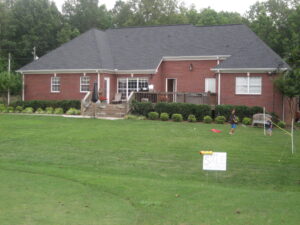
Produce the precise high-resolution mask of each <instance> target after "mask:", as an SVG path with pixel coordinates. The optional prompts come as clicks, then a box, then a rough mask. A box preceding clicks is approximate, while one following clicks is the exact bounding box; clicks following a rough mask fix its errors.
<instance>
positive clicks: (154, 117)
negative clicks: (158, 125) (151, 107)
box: [148, 112, 159, 120]
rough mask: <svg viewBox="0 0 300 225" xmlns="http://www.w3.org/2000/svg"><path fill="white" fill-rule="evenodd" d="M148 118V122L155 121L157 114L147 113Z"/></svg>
mask: <svg viewBox="0 0 300 225" xmlns="http://www.w3.org/2000/svg"><path fill="white" fill-rule="evenodd" d="M148 118H149V119H150V120H157V119H158V118H159V114H158V113H157V112H149V113H148Z"/></svg>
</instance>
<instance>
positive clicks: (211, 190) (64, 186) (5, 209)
mask: <svg viewBox="0 0 300 225" xmlns="http://www.w3.org/2000/svg"><path fill="white" fill-rule="evenodd" d="M212 128H215V129H219V130H221V131H222V133H220V134H216V133H213V132H211V131H210V129H212ZM228 130H229V125H216V124H202V123H195V124H191V123H175V122H159V121H129V120H118V121H107V120H96V119H71V118H62V117H45V116H21V115H3V114H2V115H0V180H1V183H0V224H1V225H25V224H26V225H44V224H49V225H54V224H55V225H71V224H72V225H98V224H99V225H100V224H101V225H102V224H103V225H106V224H112V225H113V224H116V225H127V224H128V225H134V224H136V225H162V224H165V225H173V224H174V225H191V224H195V225H198V224H199V225H215V224H222V225H223V224H228V225H234V224H253V225H258V224H259V225H260V224H262V225H266V224H291V225H295V224H299V221H300V213H299V211H300V156H299V155H300V148H299V147H300V132H299V131H295V146H296V153H295V154H294V155H292V154H291V148H290V141H289V136H287V135H285V134H284V133H283V132H281V131H279V130H274V132H273V136H272V137H266V136H264V135H263V131H262V129H261V128H251V127H242V126H239V127H238V129H237V131H236V134H235V135H233V136H230V135H229V134H228ZM200 150H213V151H216V152H227V154H228V155H227V167H228V168H227V171H226V172H213V171H211V172H207V171H203V170H202V156H201V155H199V153H198V152H199V151H200Z"/></svg>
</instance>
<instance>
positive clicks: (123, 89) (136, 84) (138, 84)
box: [118, 77, 149, 99]
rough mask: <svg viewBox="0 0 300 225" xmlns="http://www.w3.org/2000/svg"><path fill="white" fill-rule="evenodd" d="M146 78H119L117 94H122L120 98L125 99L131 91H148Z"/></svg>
mask: <svg viewBox="0 0 300 225" xmlns="http://www.w3.org/2000/svg"><path fill="white" fill-rule="evenodd" d="M148 85H149V84H148V78H140V77H134V78H119V79H118V93H122V98H123V99H126V98H127V97H128V96H129V95H130V93H131V92H132V91H148Z"/></svg>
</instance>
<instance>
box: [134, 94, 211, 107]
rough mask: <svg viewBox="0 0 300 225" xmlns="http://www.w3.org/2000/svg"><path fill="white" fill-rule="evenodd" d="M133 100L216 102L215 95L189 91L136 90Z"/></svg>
mask: <svg viewBox="0 0 300 225" xmlns="http://www.w3.org/2000/svg"><path fill="white" fill-rule="evenodd" d="M135 100H136V101H139V102H152V103H158V102H182V103H192V104H200V105H202V104H207V105H215V104H216V95H215V94H211V93H209V92H208V93H191V92H136V93H135Z"/></svg>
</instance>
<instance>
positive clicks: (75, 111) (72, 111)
mask: <svg viewBox="0 0 300 225" xmlns="http://www.w3.org/2000/svg"><path fill="white" fill-rule="evenodd" d="M66 114H67V115H80V110H78V109H75V108H70V109H69V110H68V111H67V112H66Z"/></svg>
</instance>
